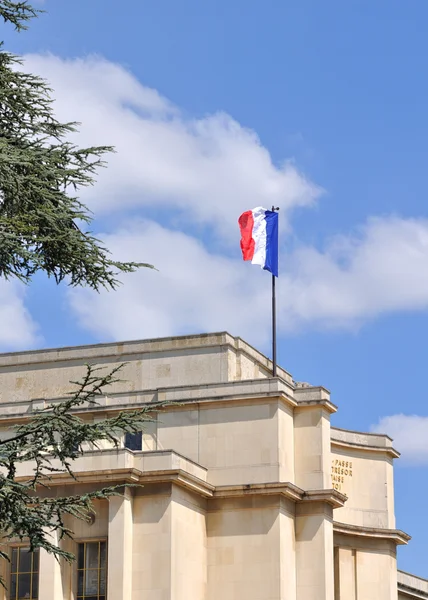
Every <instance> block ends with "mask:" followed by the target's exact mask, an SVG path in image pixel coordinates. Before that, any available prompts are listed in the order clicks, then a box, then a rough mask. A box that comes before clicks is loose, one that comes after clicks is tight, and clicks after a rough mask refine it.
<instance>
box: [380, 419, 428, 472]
mask: <svg viewBox="0 0 428 600" xmlns="http://www.w3.org/2000/svg"><path fill="white" fill-rule="evenodd" d="M371 431H373V432H374V433H387V434H388V435H389V436H390V437H392V438H393V440H394V447H395V448H396V449H397V450H398V451H399V452H401V457H402V459H403V462H407V463H411V464H415V465H422V464H427V463H428V417H421V416H418V415H403V414H399V415H391V416H388V417H383V418H382V419H380V421H379V423H378V424H377V425H374V426H373V427H372V428H371Z"/></svg>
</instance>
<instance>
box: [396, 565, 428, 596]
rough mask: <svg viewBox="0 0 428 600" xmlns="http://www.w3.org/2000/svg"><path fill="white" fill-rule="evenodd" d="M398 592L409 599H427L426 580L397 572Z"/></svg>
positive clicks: (427, 581) (427, 583)
mask: <svg viewBox="0 0 428 600" xmlns="http://www.w3.org/2000/svg"><path fill="white" fill-rule="evenodd" d="M397 583H398V591H399V592H400V594H402V595H404V596H409V598H413V599H415V598H421V599H423V600H426V599H427V598H428V580H427V579H423V578H422V577H417V576H416V575H411V574H410V573H405V572H404V571H397Z"/></svg>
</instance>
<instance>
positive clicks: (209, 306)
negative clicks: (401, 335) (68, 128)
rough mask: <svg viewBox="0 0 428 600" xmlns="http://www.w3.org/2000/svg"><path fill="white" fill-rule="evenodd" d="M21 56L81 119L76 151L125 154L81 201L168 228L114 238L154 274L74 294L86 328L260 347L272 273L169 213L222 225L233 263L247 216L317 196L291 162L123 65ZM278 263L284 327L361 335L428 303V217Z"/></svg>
mask: <svg viewBox="0 0 428 600" xmlns="http://www.w3.org/2000/svg"><path fill="white" fill-rule="evenodd" d="M26 61H27V68H29V69H31V70H32V71H34V72H37V73H40V74H41V75H42V76H44V77H46V78H47V79H48V80H49V82H50V84H51V85H52V87H53V88H54V90H55V92H54V97H55V98H56V100H57V101H56V104H55V107H56V111H57V114H58V117H59V118H60V119H61V120H69V119H72V120H75V119H77V120H80V121H82V123H83V125H82V127H81V134H80V137H79V144H87V145H93V144H113V145H115V146H116V149H117V154H115V155H113V156H112V157H111V158H110V159H109V167H108V169H106V170H104V171H102V172H101V176H100V179H99V182H98V183H97V185H96V186H95V187H94V188H91V189H90V190H89V191H88V192H87V194H86V199H87V201H88V202H89V203H90V205H91V207H92V208H94V209H95V211H96V213H97V214H103V213H117V215H116V216H117V217H118V218H119V217H120V218H121V219H123V216H124V215H126V212H127V209H130V208H134V209H151V210H152V209H154V210H155V211H156V213H157V214H158V217H157V218H158V219H159V221H161V222H162V225H163V226H162V227H161V226H159V225H156V224H154V223H153V222H150V221H138V222H136V223H135V224H134V226H133V227H131V228H129V227H128V228H124V229H122V230H120V231H116V232H113V233H111V234H110V235H109V236H108V237H107V244H108V245H109V246H111V248H112V249H113V251H114V252H115V254H116V255H117V256H120V257H122V258H124V259H127V260H128V259H134V258H135V259H141V260H143V261H152V262H153V263H154V264H155V265H156V266H157V267H158V269H159V273H156V272H148V271H142V272H141V273H138V274H133V275H131V276H129V277H125V278H123V281H124V286H123V288H122V289H120V290H119V291H118V292H116V293H114V294H101V295H99V296H97V295H94V294H91V293H90V292H88V291H85V290H83V291H78V290H77V291H75V292H73V293H72V294H71V295H70V298H71V299H72V300H71V301H72V306H73V308H74V310H75V311H76V314H77V315H78V317H79V319H80V321H81V323H82V324H84V326H85V327H87V328H88V329H90V330H92V331H94V332H96V333H97V334H98V335H103V336H104V335H107V336H108V337H110V338H116V339H118V338H124V337H134V338H135V337H146V336H154V335H165V334H174V333H179V332H184V331H195V332H197V331H200V330H213V329H225V328H228V329H230V330H231V331H232V332H233V333H237V334H240V335H244V336H247V337H248V338H249V339H250V340H251V341H253V342H254V343H264V342H265V341H267V340H268V338H269V335H270V327H269V319H270V302H269V293H270V287H269V284H270V282H269V278H268V276H267V275H266V274H263V273H260V271H259V270H257V269H254V267H250V266H249V265H244V264H242V263H240V261H238V259H237V260H234V259H231V258H230V257H227V256H222V255H220V254H212V253H210V252H209V251H208V249H207V248H206V247H205V246H204V245H203V243H202V242H200V241H197V240H196V239H194V238H192V237H190V236H188V235H185V234H184V233H177V232H172V231H169V230H168V229H167V227H168V226H169V225H170V223H168V221H167V220H165V214H166V213H165V211H166V210H167V209H172V210H178V211H179V212H181V213H183V214H184V216H185V218H186V220H187V222H190V224H191V225H195V224H196V225H197V224H200V223H202V224H214V225H215V226H216V227H217V229H216V230H217V234H220V235H221V236H223V238H224V239H226V240H229V241H231V242H233V240H235V244H236V256H237V257H238V255H239V251H238V249H237V243H238V240H237V224H236V219H237V216H238V215H239V214H240V212H241V211H242V210H245V209H248V208H251V207H252V206H256V205H260V204H264V205H265V206H270V205H271V204H272V203H274V204H276V205H280V206H281V208H282V209H283V210H282V213H281V214H282V218H281V222H284V220H286V219H284V216H285V217H287V215H288V211H289V210H291V209H293V208H295V207H297V206H309V205H311V204H312V203H313V202H314V201H315V200H316V198H317V197H318V195H319V194H320V189H319V188H318V187H317V186H315V185H314V184H312V183H311V182H310V181H308V180H307V179H305V178H304V177H303V176H302V175H301V174H300V173H299V172H298V171H297V169H296V168H295V166H294V165H293V164H291V163H287V164H284V165H283V166H282V167H280V168H279V167H277V166H275V165H274V164H273V162H272V159H271V157H270V155H269V152H268V150H267V149H266V148H265V147H263V146H262V145H261V143H260V141H259V140H258V138H257V136H256V134H255V133H254V132H253V131H251V130H248V129H245V128H243V127H242V126H241V125H240V124H239V123H237V122H236V121H235V120H233V119H232V118H231V117H230V116H228V115H225V114H215V115H209V116H206V117H203V118H199V119H193V118H189V117H188V116H186V115H185V114H184V113H183V112H182V111H180V110H179V108H177V107H176V106H174V105H173V104H172V103H171V102H169V101H168V100H167V99H165V98H164V97H163V96H162V95H161V94H159V92H157V91H156V90H153V89H150V88H147V87H145V86H143V85H142V84H141V83H140V82H138V80H137V79H136V78H135V77H134V76H133V75H132V74H130V73H129V72H127V71H126V70H125V69H124V68H123V67H121V66H120V65H116V64H113V63H111V62H108V61H106V60H104V59H102V58H99V57H90V58H85V59H75V60H63V59H60V58H57V57H55V56H51V55H47V56H40V55H31V56H27V57H26ZM120 213H121V214H120ZM137 214H140V213H139V212H138V211H137ZM149 214H153V213H149ZM177 223H178V225H180V223H179V222H177V221H176V222H175V224H176V225H177ZM186 230H187V231H188V229H186ZM281 263H282V264H281V277H280V280H279V286H278V312H279V315H278V317H279V318H278V321H279V327H280V331H282V332H287V331H294V330H299V329H301V328H321V329H322V328H356V327H359V326H360V325H361V324H362V323H364V322H366V321H367V320H368V319H372V318H375V317H377V316H379V315H383V314H388V313H393V312H397V311H414V310H422V309H426V308H427V307H428V220H424V219H419V220H418V219H400V218H392V217H391V218H377V219H375V218H374V219H371V220H369V221H368V222H367V223H366V225H365V226H364V227H362V228H361V229H360V231H359V232H358V233H357V234H356V235H350V236H341V237H336V238H334V239H333V240H331V241H330V243H328V244H327V245H326V247H325V249H324V250H319V249H316V248H314V247H300V248H298V249H297V250H296V251H295V252H294V253H293V254H289V255H287V254H285V253H283V257H282V260H281Z"/></svg>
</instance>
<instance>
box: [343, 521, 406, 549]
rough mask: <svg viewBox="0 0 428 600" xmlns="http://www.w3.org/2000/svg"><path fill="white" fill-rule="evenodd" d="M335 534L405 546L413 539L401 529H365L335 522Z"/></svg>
mask: <svg viewBox="0 0 428 600" xmlns="http://www.w3.org/2000/svg"><path fill="white" fill-rule="evenodd" d="M333 531H334V533H340V534H343V535H351V536H354V537H355V536H357V537H362V538H375V539H384V540H389V541H392V542H394V543H395V544H397V545H405V544H407V543H408V542H409V540H410V539H411V536H410V535H408V534H407V533H404V531H401V530H400V529H383V528H381V527H363V526H361V525H349V524H348V523H339V522H338V521H334V522H333Z"/></svg>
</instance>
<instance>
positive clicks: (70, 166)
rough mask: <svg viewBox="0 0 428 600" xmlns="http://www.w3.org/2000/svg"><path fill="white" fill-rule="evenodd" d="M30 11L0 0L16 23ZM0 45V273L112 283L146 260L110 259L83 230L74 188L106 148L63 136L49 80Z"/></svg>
mask: <svg viewBox="0 0 428 600" xmlns="http://www.w3.org/2000/svg"><path fill="white" fill-rule="evenodd" d="M37 12H38V11H36V10H35V9H34V8H33V7H32V6H31V5H29V4H28V2H12V1H11V0H0V17H3V20H4V21H5V22H9V23H11V24H12V25H14V26H15V28H16V29H17V30H18V31H20V30H22V29H25V28H26V24H27V22H28V20H30V19H31V18H32V17H34V16H36V15H37ZM0 50H1V51H0V277H4V278H7V279H8V278H11V277H17V278H19V279H20V280H22V281H25V282H28V281H30V280H31V277H32V276H33V275H34V274H35V273H36V272H37V271H43V272H44V273H46V274H47V275H48V276H49V277H53V278H54V279H55V281H56V282H57V283H59V282H61V281H63V280H66V281H67V282H68V283H69V284H70V285H72V286H79V285H87V286H90V287H91V288H93V289H95V290H99V289H100V288H103V287H104V288H107V289H112V288H115V287H116V286H117V284H118V279H117V276H118V274H119V273H121V272H125V273H126V272H131V271H135V269H137V268H138V267H141V266H145V267H150V266H151V265H148V264H145V263H136V262H118V261H114V260H112V259H111V258H110V255H109V252H108V249H107V248H106V247H105V246H104V245H103V244H102V243H101V242H100V241H99V240H97V239H96V238H95V237H94V236H93V235H91V233H90V232H87V231H84V228H85V227H87V226H88V225H89V224H90V222H91V220H92V216H91V213H90V212H89V210H88V209H87V207H86V206H85V205H84V204H82V203H81V202H80V201H79V199H78V196H77V195H76V194H77V192H78V191H79V189H81V188H82V187H85V186H89V185H93V183H94V176H95V174H96V172H97V170H98V169H99V168H100V167H102V166H103V165H104V161H103V157H104V155H105V154H106V153H108V152H111V151H112V148H110V147H107V146H104V147H92V148H79V147H77V146H75V145H74V144H72V143H70V142H69V141H68V136H69V134H70V133H71V132H74V131H76V125H77V124H76V123H60V122H58V121H57V119H56V118H55V116H54V111H53V105H52V102H53V100H52V98H51V90H50V88H49V87H48V84H47V83H46V82H45V81H44V80H43V79H41V78H40V77H37V76H35V75H32V74H29V73H25V72H23V71H22V70H21V69H22V61H21V60H20V59H19V57H17V56H14V55H13V54H10V53H9V52H6V51H5V50H3V48H0Z"/></svg>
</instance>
